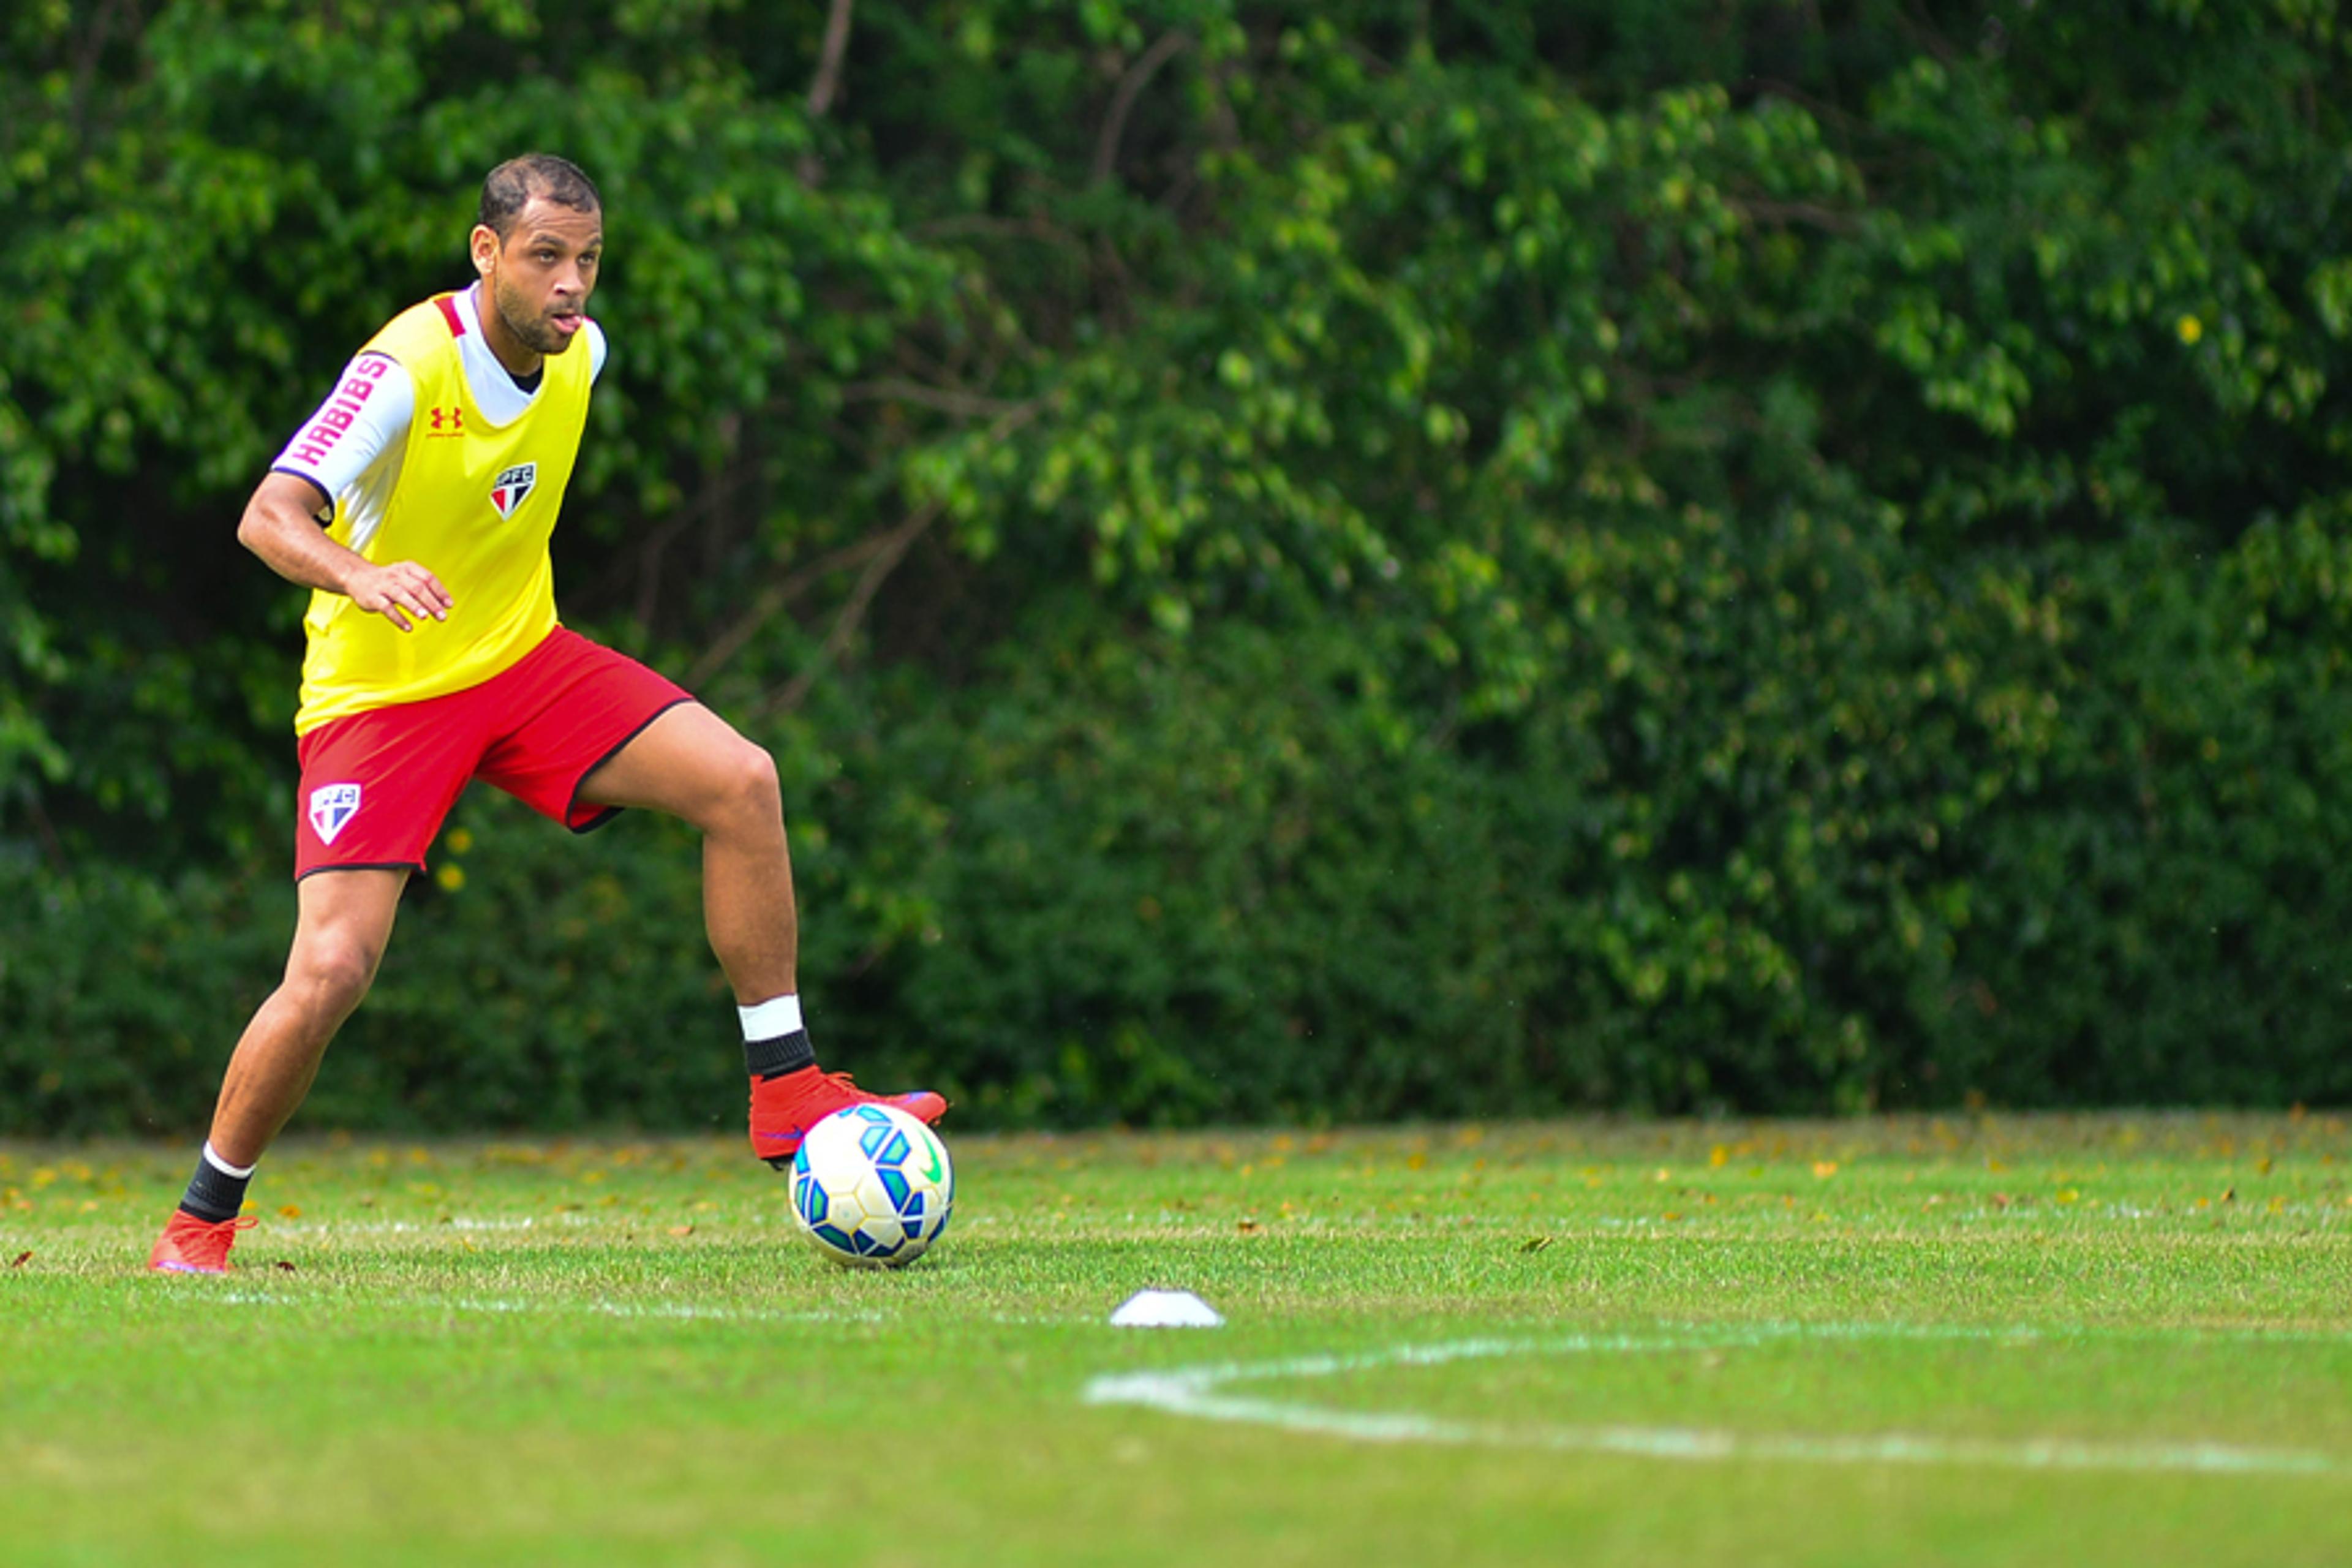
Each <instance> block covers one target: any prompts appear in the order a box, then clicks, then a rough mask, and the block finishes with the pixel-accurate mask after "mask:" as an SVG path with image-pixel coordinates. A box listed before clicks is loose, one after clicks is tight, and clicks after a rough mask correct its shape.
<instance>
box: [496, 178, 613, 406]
mask: <svg viewBox="0 0 2352 1568" xmlns="http://www.w3.org/2000/svg"><path fill="white" fill-rule="evenodd" d="M473 252H474V270H475V271H477V272H478V273H480V274H481V277H482V285H483V289H484V292H485V295H486V297H487V299H486V302H487V303H488V304H489V306H490V307H491V309H492V311H494V312H495V314H496V316H497V317H498V323H497V325H495V326H494V325H492V323H491V322H490V321H488V318H487V317H486V318H485V321H484V323H483V324H484V328H485V330H486V331H490V333H491V335H492V342H493V346H498V343H497V340H498V339H499V337H500V336H505V337H509V338H511V339H512V340H513V342H514V344H515V345H516V346H519V347H520V349H521V350H523V351H525V353H526V355H527V356H529V355H538V354H560V353H563V352H564V350H566V349H568V348H570V347H571V346H572V338H573V337H574V336H575V335H576V334H577V333H578V332H579V331H580V328H581V326H582V325H583V323H584V322H585V321H586V320H587V307H588V296H589V295H591V294H593V293H594V292H595V289H596V267H597V262H598V261H599V260H600V259H601V258H602V257H603V254H604V202H603V199H602V198H600V197H599V196H598V195H596V186H595V184H593V182H592V181H590V179H589V178H588V176H587V175H585V174H582V173H581V172H580V170H579V168H578V167H577V166H576V165H574V164H572V163H568V162H566V161H565V160H563V159H562V158H557V157H553V156H551V155H550V154H548V153H527V154H525V155H524V156H522V157H520V158H512V159H509V160H508V161H507V162H506V163H501V164H499V166H498V167H497V168H495V169H493V170H491V171H490V174H489V178H488V179H486V180H484V181H483V182H482V205H481V210H480V213H479V215H478V220H477V221H476V223H475V225H474V237H473ZM501 326H502V327H503V328H504V329H505V331H504V332H503V333H501V332H499V330H498V329H499V327H501ZM500 357H501V358H505V357H507V356H506V355H505V354H504V353H501V355H500ZM534 364H535V361H534ZM509 368H510V369H521V368H522V367H520V366H516V365H512V364H510V365H509ZM526 374H527V372H526Z"/></svg>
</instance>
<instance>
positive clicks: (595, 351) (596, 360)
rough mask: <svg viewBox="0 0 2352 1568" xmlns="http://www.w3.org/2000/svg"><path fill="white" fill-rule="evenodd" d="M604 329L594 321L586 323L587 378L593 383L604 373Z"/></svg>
mask: <svg viewBox="0 0 2352 1568" xmlns="http://www.w3.org/2000/svg"><path fill="white" fill-rule="evenodd" d="M604 354H605V348H604V328H602V327H600V326H598V325H597V324H596V323H595V322H594V321H590V322H589V323H588V379H589V381H590V382H591V383H592V384H593V382H594V381H595V379H596V378H597V377H598V376H600V375H602V374H604Z"/></svg>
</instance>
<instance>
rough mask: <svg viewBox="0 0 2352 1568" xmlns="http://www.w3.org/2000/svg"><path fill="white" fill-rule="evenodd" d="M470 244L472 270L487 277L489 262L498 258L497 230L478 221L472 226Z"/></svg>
mask: <svg viewBox="0 0 2352 1568" xmlns="http://www.w3.org/2000/svg"><path fill="white" fill-rule="evenodd" d="M472 244H473V251H474V270H475V271H476V272H478V273H479V274H480V275H481V276H482V277H483V278H485V279H487V278H488V277H489V275H490V263H491V262H493V261H495V260H497V259H498V255H499V231H498V230H497V229H494V228H492V227H491V226H489V225H488V224H486V223H478V224H476V225H475V226H474V237H473V241H472Z"/></svg>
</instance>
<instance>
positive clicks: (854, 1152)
mask: <svg viewBox="0 0 2352 1568" xmlns="http://www.w3.org/2000/svg"><path fill="white" fill-rule="evenodd" d="M954 1205H955V1167H954V1166H952V1165H950V1163H948V1152H947V1147H946V1145H944V1144H942V1143H941V1142H940V1140H939V1135H938V1134H936V1133H934V1132H933V1131H931V1130H930V1129H929V1128H928V1127H926V1126H924V1125H923V1124H922V1122H920V1121H918V1120H916V1119H915V1118H914V1117H912V1116H909V1115H908V1113H907V1112H905V1111H903V1110H899V1109H898V1107H896V1106H894V1105H853V1106H851V1107H849V1108H848V1109H847V1110H836V1111H835V1112H834V1113H833V1114H832V1115H830V1116H828V1117H826V1118H825V1119H824V1121H820V1122H818V1123H817V1124H816V1125H815V1126H814V1127H812V1128H811V1129H809V1133H808V1136H807V1137H806V1138H803V1140H801V1151H800V1152H799V1153H797V1154H795V1155H793V1218H795V1219H797V1220H799V1221H800V1226H801V1231H802V1234H803V1235H805V1236H806V1237H808V1238H809V1240H810V1241H812V1242H814V1244H815V1246H816V1249H817V1250H818V1251H819V1252H822V1253H823V1254H824V1255H825V1256H826V1257H827V1258H831V1259H833V1260H834V1261H835V1263H846V1264H850V1265H852V1266H855V1267H857V1268H898V1266H900V1265H901V1264H906V1263H912V1262H913V1261H914V1260H915V1259H916V1258H919V1257H921V1256H922V1255H923V1251H924V1249H925V1248H926V1247H929V1246H930V1245H931V1243H933V1242H935V1241H937V1240H938V1239H939V1238H940V1232H941V1231H943V1230H945V1229H946V1228H947V1227H948V1215H949V1213H950V1211H951V1210H952V1209H953V1207H954Z"/></svg>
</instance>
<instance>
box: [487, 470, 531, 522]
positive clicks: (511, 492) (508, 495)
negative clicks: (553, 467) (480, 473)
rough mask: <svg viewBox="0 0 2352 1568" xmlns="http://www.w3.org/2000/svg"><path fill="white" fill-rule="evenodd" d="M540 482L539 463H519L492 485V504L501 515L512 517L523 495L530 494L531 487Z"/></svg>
mask: <svg viewBox="0 0 2352 1568" xmlns="http://www.w3.org/2000/svg"><path fill="white" fill-rule="evenodd" d="M538 483H539V465H538V464H537V463H517V464H516V465H515V466H514V467H513V468H509V469H507V470H506V471H505V472H504V473H502V474H500V475H499V482H498V483H497V484H495V485H492V486H491V487H490V504H491V505H492V506H494V507H496V508H498V509H499V516H500V517H512V516H513V515H514V513H515V508H517V507H519V506H520V505H522V501H523V497H525V496H527V495H529V494H530V492H531V488H532V487H533V486H535V485H537V484H538Z"/></svg>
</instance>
